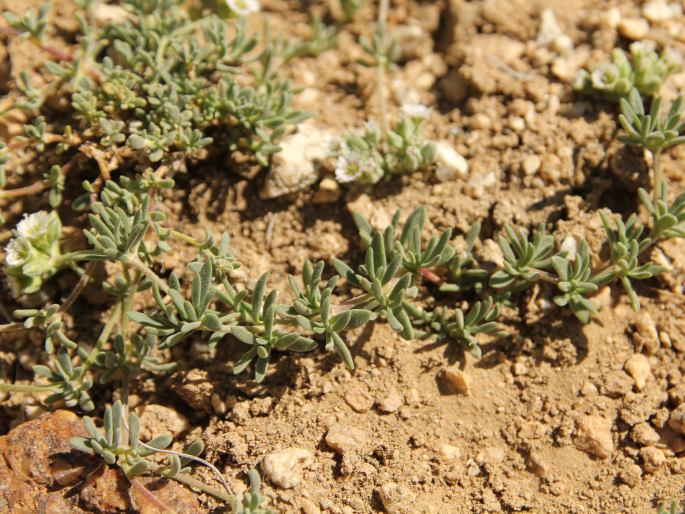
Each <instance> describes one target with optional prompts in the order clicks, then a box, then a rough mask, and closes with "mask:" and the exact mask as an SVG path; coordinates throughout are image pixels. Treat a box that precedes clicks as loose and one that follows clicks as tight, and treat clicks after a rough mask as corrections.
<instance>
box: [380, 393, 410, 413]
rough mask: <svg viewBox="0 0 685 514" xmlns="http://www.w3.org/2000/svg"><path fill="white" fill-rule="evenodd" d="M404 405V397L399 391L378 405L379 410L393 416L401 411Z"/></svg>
mask: <svg viewBox="0 0 685 514" xmlns="http://www.w3.org/2000/svg"><path fill="white" fill-rule="evenodd" d="M403 404H404V399H403V398H402V396H401V395H400V394H399V393H398V392H397V391H395V390H393V391H391V392H390V393H389V394H388V396H386V397H385V398H383V399H382V400H381V401H380V402H379V403H378V410H380V411H381V412H383V413H385V414H391V413H393V412H395V411H397V410H399V408H400V407H402V405H403Z"/></svg>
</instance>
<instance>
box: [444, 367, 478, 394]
mask: <svg viewBox="0 0 685 514" xmlns="http://www.w3.org/2000/svg"><path fill="white" fill-rule="evenodd" d="M442 376H443V378H444V379H445V380H446V381H447V383H448V384H449V385H450V386H451V387H452V389H453V390H454V391H455V392H456V393H458V394H469V391H470V389H471V377H469V376H468V375H467V374H466V373H464V372H463V371H462V370H460V369H459V368H458V367H457V366H449V367H447V368H445V369H443V370H442Z"/></svg>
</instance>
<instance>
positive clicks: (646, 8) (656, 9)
mask: <svg viewBox="0 0 685 514" xmlns="http://www.w3.org/2000/svg"><path fill="white" fill-rule="evenodd" d="M682 11H683V10H682V7H680V5H678V4H676V3H673V4H667V3H666V2H663V1H660V0H656V1H654V2H647V3H646V4H644V5H643V6H642V15H643V16H644V17H645V18H647V19H648V20H649V21H651V22H661V21H666V20H669V19H671V18H674V17H676V16H680V15H681V14H682Z"/></svg>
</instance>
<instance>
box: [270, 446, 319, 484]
mask: <svg viewBox="0 0 685 514" xmlns="http://www.w3.org/2000/svg"><path fill="white" fill-rule="evenodd" d="M312 457H313V455H312V452H310V451H309V450H307V449H305V448H285V449H283V450H278V451H275V452H272V453H270V454H268V455H267V456H266V457H264V459H263V460H262V471H264V476H266V478H268V479H269V480H270V481H271V482H272V483H273V484H275V485H277V486H278V487H281V488H283V489H292V488H293V487H297V486H298V485H300V482H301V481H302V476H301V469H302V468H303V467H307V466H308V465H310V464H311V462H312Z"/></svg>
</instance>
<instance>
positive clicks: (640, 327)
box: [634, 310, 661, 355]
mask: <svg viewBox="0 0 685 514" xmlns="http://www.w3.org/2000/svg"><path fill="white" fill-rule="evenodd" d="M635 328H636V329H637V332H636V334H635V335H634V339H635V347H636V349H637V350H638V351H644V352H645V353H647V355H652V354H653V353H654V352H656V351H657V350H658V349H659V347H660V346H661V345H660V342H659V332H658V330H657V329H656V323H654V320H653V319H652V316H650V314H649V312H647V311H644V310H643V311H640V313H639V314H638V316H637V320H636V322H635Z"/></svg>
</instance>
